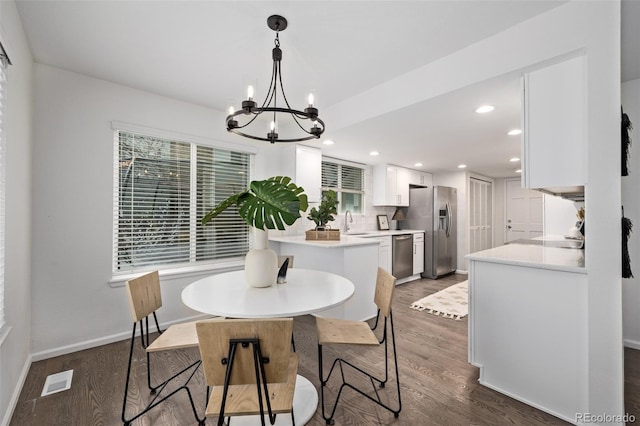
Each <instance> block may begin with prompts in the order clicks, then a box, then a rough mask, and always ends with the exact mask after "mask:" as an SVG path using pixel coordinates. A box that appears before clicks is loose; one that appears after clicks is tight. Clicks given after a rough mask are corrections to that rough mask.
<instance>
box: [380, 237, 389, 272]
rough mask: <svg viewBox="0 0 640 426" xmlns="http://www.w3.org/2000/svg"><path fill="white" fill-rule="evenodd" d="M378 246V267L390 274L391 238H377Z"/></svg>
mask: <svg viewBox="0 0 640 426" xmlns="http://www.w3.org/2000/svg"><path fill="white" fill-rule="evenodd" d="M377 239H378V240H380V246H379V247H378V266H380V267H381V268H382V269H384V270H385V271H387V272H388V273H391V267H392V264H391V262H392V259H393V257H392V253H391V237H390V236H389V237H378V238H377Z"/></svg>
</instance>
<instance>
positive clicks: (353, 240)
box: [269, 229, 424, 248]
mask: <svg viewBox="0 0 640 426" xmlns="http://www.w3.org/2000/svg"><path fill="white" fill-rule="evenodd" d="M419 232H424V230H417V229H397V230H389V231H369V232H365V233H359V232H354V233H352V234H345V233H343V232H340V241H338V240H333V241H320V240H306V239H305V236H304V235H295V236H290V237H276V236H271V235H270V236H269V241H273V242H278V243H289V244H299V245H306V246H314V247H322V248H339V247H351V246H363V245H369V244H379V243H380V242H379V241H378V240H376V239H375V237H385V236H392V235H403V234H415V233H419Z"/></svg>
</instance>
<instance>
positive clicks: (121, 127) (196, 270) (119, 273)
mask: <svg viewBox="0 0 640 426" xmlns="http://www.w3.org/2000/svg"><path fill="white" fill-rule="evenodd" d="M111 130H112V135H113V144H114V150H113V151H114V152H113V191H112V197H113V203H112V204H113V219H112V228H113V229H112V265H111V275H112V278H111V280H110V281H109V284H110V285H111V286H112V287H119V286H121V285H123V283H124V282H125V281H126V280H128V279H130V278H132V277H135V276H138V275H139V274H140V273H142V272H145V271H149V270H158V271H160V275H161V276H172V275H192V274H200V273H203V272H206V271H212V270H216V271H223V270H234V269H237V268H238V267H240V266H241V265H242V264H243V259H242V258H240V257H234V258H230V259H228V260H224V259H223V260H204V261H189V262H185V263H165V264H156V265H146V266H142V267H139V268H135V269H129V270H118V226H117V223H118V217H119V203H118V196H119V190H120V182H119V160H120V153H119V132H127V133H133V134H135V135H139V136H146V137H152V138H160V139H167V140H170V141H175V142H181V143H188V144H191V145H196V146H195V147H194V148H192V151H195V150H197V147H198V146H202V147H206V148H214V149H223V150H228V151H234V152H240V153H243V154H247V155H249V176H248V181H249V182H250V181H251V180H252V179H253V176H254V175H255V154H256V153H257V152H258V150H257V149H256V148H255V147H252V146H249V145H244V144H235V143H234V144H232V143H228V142H223V141H218V140H212V139H208V138H203V137H199V136H194V135H188V134H183V133H178V132H173V131H168V130H162V129H156V128H151V127H145V126H140V125H136V124H131V123H125V122H120V121H112V122H111ZM193 160H194V159H193V158H192V161H193ZM190 170H193V168H191V167H190ZM192 174H193V173H192ZM194 179H195V175H194V176H192V177H191V180H192V182H193V181H194ZM196 197H197V194H196V193H193V194H191V197H190V199H191V203H190V204H191V207H190V216H191V217H192V218H193V217H195V216H194V211H195V210H194V211H192V210H193V208H194V206H195V202H196ZM212 207H213V206H212ZM191 243H193V241H191Z"/></svg>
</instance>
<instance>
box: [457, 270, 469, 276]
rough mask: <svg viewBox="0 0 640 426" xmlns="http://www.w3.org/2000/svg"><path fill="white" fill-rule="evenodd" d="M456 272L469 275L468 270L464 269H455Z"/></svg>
mask: <svg viewBox="0 0 640 426" xmlns="http://www.w3.org/2000/svg"><path fill="white" fill-rule="evenodd" d="M456 274H462V275H469V271H465V270H464V269H456Z"/></svg>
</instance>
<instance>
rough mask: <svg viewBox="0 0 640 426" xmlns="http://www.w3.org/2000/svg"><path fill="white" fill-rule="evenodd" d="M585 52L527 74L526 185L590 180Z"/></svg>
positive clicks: (561, 184)
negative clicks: (587, 162)
mask: <svg viewBox="0 0 640 426" xmlns="http://www.w3.org/2000/svg"><path fill="white" fill-rule="evenodd" d="M585 66H586V65H585V59H584V57H583V56H580V57H577V58H573V59H569V60H566V61H563V62H561V63H558V64H555V65H551V66H549V67H545V68H542V69H539V70H536V71H532V72H530V73H527V74H525V75H524V77H523V84H522V87H523V96H522V101H523V105H522V112H523V117H522V121H523V133H522V185H523V187H525V188H549V187H568V186H582V185H584V184H585V182H586V149H585V148H584V147H585V145H586V144H585V141H586V135H587V132H586V125H587V121H586V112H587V99H586V78H585Z"/></svg>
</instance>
